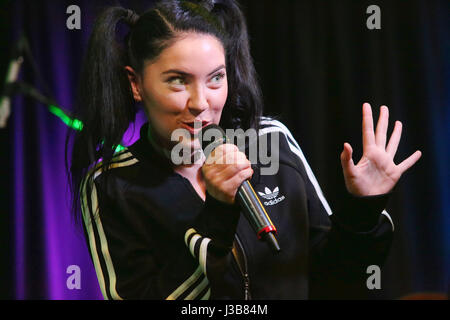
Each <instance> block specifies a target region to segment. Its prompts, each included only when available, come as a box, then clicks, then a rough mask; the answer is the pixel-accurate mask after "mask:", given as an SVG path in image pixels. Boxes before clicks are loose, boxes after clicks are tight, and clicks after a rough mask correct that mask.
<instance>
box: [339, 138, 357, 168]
mask: <svg viewBox="0 0 450 320" xmlns="http://www.w3.org/2000/svg"><path fill="white" fill-rule="evenodd" d="M352 154H353V149H352V146H351V145H350V144H349V143H347V142H346V143H344V150H342V153H341V165H342V169H344V171H347V170H350V169H352V168H353V167H354V163H353V159H352Z"/></svg>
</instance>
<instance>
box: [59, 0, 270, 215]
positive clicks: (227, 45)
mask: <svg viewBox="0 0 450 320" xmlns="http://www.w3.org/2000/svg"><path fill="white" fill-rule="evenodd" d="M120 21H122V22H126V23H128V24H129V25H130V32H129V33H128V35H127V36H126V37H125V39H124V41H118V40H117V26H118V23H119V22H120ZM186 32H196V33H204V34H210V35H213V36H215V37H216V38H217V39H219V40H220V42H221V43H222V45H223V46H224V49H225V53H226V57H225V59H226V68H227V80H228V97H227V101H226V103H225V106H224V109H223V111H222V117H221V122H220V125H221V126H222V127H224V128H234V129H237V128H242V129H244V130H246V129H248V128H255V129H258V123H259V118H260V116H261V115H262V109H263V99H262V94H261V90H260V87H259V83H258V80H257V75H256V72H255V69H254V64H253V60H252V57H251V55H250V49H249V40H248V32H247V25H246V22H245V18H244V15H243V13H242V10H241V7H240V5H239V4H238V3H237V1H235V0H197V1H196V0H162V1H158V2H156V4H154V6H153V7H152V8H151V9H149V10H148V11H146V12H145V13H143V14H142V15H141V16H140V17H139V16H137V14H133V12H132V11H130V10H127V9H125V8H122V7H110V8H107V9H105V10H104V11H103V12H102V13H101V14H100V16H99V17H98V18H97V20H96V22H95V25H94V29H93V32H92V35H91V37H90V39H89V44H88V49H87V53H86V56H85V60H84V61H83V68H82V72H81V76H80V86H79V92H78V95H77V103H76V110H75V116H76V117H77V119H79V120H81V121H82V123H83V129H82V130H81V131H80V132H77V133H76V134H75V137H74V142H73V149H72V157H71V164H70V169H68V168H69V164H68V152H67V151H68V144H69V143H68V141H69V139H70V138H69V136H68V138H67V140H66V168H67V171H68V175H69V180H70V187H71V193H72V212H73V214H74V217H75V220H76V222H78V218H79V216H80V210H79V196H80V186H81V183H82V181H83V178H84V177H85V176H86V174H87V172H88V170H89V167H90V166H91V165H92V164H93V163H95V162H96V161H97V160H98V159H100V158H101V159H102V164H101V166H102V168H103V169H106V168H108V165H109V163H110V162H111V159H112V157H113V155H114V150H115V149H116V147H117V146H118V145H119V144H120V142H121V139H122V136H123V134H124V133H125V131H126V129H127V128H128V126H129V125H130V123H131V122H133V121H134V120H135V116H136V113H137V111H138V109H137V107H136V103H135V101H134V99H133V95H132V92H131V86H130V83H129V80H128V77H127V74H126V71H125V69H124V66H126V65H130V66H131V67H132V68H133V69H134V70H135V71H136V72H137V73H139V74H141V75H142V71H143V68H144V62H145V61H152V60H153V59H156V58H157V57H158V56H159V55H160V54H161V52H162V51H163V50H164V49H166V48H168V47H169V46H170V45H171V44H173V43H174V42H176V41H177V40H178V39H179V38H180V36H181V35H183V34H184V33H186Z"/></svg>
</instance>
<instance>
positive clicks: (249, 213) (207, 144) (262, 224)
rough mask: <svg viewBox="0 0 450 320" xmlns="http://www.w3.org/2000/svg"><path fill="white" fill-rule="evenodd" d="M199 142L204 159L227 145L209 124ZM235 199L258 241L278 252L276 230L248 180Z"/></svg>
mask: <svg viewBox="0 0 450 320" xmlns="http://www.w3.org/2000/svg"><path fill="white" fill-rule="evenodd" d="M208 136H209V137H211V138H212V137H216V139H215V140H214V141H212V142H211V140H207V139H205V137H208ZM201 142H202V149H203V152H204V154H205V158H207V157H208V156H209V154H210V153H211V152H212V151H213V150H214V149H215V148H216V147H218V146H219V145H221V144H224V143H229V141H228V139H227V136H226V135H225V132H224V131H223V129H222V128H221V127H219V126H218V125H216V124H210V125H208V126H206V127H205V128H203V130H202V135H201ZM236 199H237V201H238V203H239V205H240V207H241V209H242V212H243V213H244V217H245V218H246V219H247V221H248V222H249V223H250V225H251V226H252V228H253V230H254V231H255V233H256V236H257V237H258V240H262V241H265V242H266V243H267V244H268V245H269V247H270V248H271V249H272V250H273V251H274V252H275V253H278V252H280V251H281V248H280V245H279V244H278V241H277V238H276V237H275V235H276V234H277V229H276V228H275V226H274V225H273V223H272V221H271V220H270V218H269V215H268V214H267V212H266V210H265V208H264V206H263V205H262V204H261V201H260V200H259V198H258V196H257V194H256V193H255V190H254V189H253V187H252V185H251V184H250V182H249V181H248V180H245V181H244V182H243V183H242V184H241V185H240V186H239V188H238V190H237V193H236Z"/></svg>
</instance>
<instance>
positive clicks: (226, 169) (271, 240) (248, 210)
mask: <svg viewBox="0 0 450 320" xmlns="http://www.w3.org/2000/svg"><path fill="white" fill-rule="evenodd" d="M208 130H216V132H219V133H220V134H219V136H220V137H219V138H218V139H216V140H215V141H212V142H211V141H210V140H207V139H205V133H207V132H208ZM202 148H203V150H204V153H205V157H206V161H205V164H204V165H203V167H202V173H203V176H204V178H205V182H206V190H207V191H208V193H209V194H210V195H212V196H213V197H214V198H216V199H218V200H221V201H223V202H226V203H229V204H233V203H234V202H235V201H237V202H238V203H239V205H240V207H241V209H242V212H243V213H244V216H245V218H246V219H247V220H248V221H249V223H250V225H251V226H252V228H253V230H254V231H255V233H256V235H257V237H258V239H260V240H264V241H266V242H267V243H268V245H269V246H270V247H271V249H272V250H273V251H274V252H276V253H277V252H279V251H280V250H281V249H280V246H279V244H278V241H277V239H276V237H275V235H276V232H277V230H276V228H275V226H274V225H273V223H272V221H271V220H270V218H269V216H268V214H267V212H266V210H265V208H264V206H263V205H262V204H261V202H260V201H259V198H258V196H257V195H256V193H255V191H254V190H253V187H252V186H251V184H250V182H249V181H248V180H249V179H250V178H251V177H252V175H253V169H252V168H251V163H250V161H249V160H248V159H247V157H246V155H245V153H243V152H241V151H239V149H238V147H237V146H235V145H234V144H230V143H228V141H227V138H226V135H225V133H224V132H223V130H222V129H221V128H220V127H219V126H218V125H215V124H211V125H209V126H207V127H205V128H204V129H203V132H202Z"/></svg>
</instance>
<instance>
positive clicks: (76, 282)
mask: <svg viewBox="0 0 450 320" xmlns="http://www.w3.org/2000/svg"><path fill="white" fill-rule="evenodd" d="M66 273H67V274H70V276H68V277H67V280H66V286H67V289H69V290H74V289H76V290H80V289H81V269H80V267H79V266H77V265H76V264H72V265H70V266H68V267H67V269H66Z"/></svg>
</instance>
